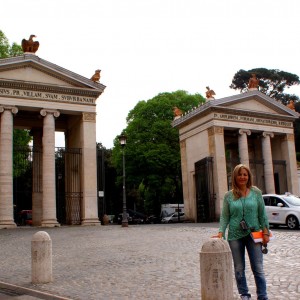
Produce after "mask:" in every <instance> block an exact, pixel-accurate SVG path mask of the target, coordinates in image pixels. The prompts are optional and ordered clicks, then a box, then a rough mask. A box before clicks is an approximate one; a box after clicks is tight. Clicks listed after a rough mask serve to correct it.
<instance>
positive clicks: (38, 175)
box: [30, 128, 43, 226]
mask: <svg viewBox="0 0 300 300" xmlns="http://www.w3.org/2000/svg"><path fill="white" fill-rule="evenodd" d="M30 133H31V135H32V137H33V149H32V150H33V151H32V152H33V153H32V158H33V159H32V225H33V226H41V222H42V202H43V186H42V181H43V176H42V172H43V171H42V170H43V160H42V158H43V157H42V149H43V148H42V138H43V131H42V129H41V128H33V129H32V130H31V132H30Z"/></svg>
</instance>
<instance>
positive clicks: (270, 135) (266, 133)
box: [262, 131, 274, 138]
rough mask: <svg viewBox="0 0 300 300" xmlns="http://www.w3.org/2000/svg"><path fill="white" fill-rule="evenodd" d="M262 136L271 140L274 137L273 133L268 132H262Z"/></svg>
mask: <svg viewBox="0 0 300 300" xmlns="http://www.w3.org/2000/svg"><path fill="white" fill-rule="evenodd" d="M262 136H263V137H267V136H269V137H271V138H273V137H274V133H273V132H270V131H264V132H263V133H262Z"/></svg>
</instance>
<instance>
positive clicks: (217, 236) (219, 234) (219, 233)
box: [212, 232, 223, 239]
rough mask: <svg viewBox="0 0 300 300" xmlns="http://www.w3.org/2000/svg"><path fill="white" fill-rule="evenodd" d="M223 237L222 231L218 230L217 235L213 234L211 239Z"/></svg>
mask: <svg viewBox="0 0 300 300" xmlns="http://www.w3.org/2000/svg"><path fill="white" fill-rule="evenodd" d="M222 237H223V233H222V232H218V234H217V235H213V236H212V238H213V239H221V238H222Z"/></svg>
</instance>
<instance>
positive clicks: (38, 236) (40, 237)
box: [32, 231, 51, 242]
mask: <svg viewBox="0 0 300 300" xmlns="http://www.w3.org/2000/svg"><path fill="white" fill-rule="evenodd" d="M32 241H34V242H39V241H51V238H50V235H49V234H48V233H47V232H46V231H38V232H36V233H35V234H34V235H33V237H32Z"/></svg>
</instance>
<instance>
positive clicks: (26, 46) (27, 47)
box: [22, 34, 40, 53]
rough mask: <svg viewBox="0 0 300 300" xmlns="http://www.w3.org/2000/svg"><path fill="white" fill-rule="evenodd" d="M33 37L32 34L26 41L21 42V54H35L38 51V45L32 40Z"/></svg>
mask: <svg viewBox="0 0 300 300" xmlns="http://www.w3.org/2000/svg"><path fill="white" fill-rule="evenodd" d="M35 37H36V36H35V35H34V34H31V35H30V37H29V39H28V40H26V39H23V40H22V49H23V52H29V53H35V52H36V51H37V50H38V49H39V46H40V43H39V42H37V41H36V42H35V41H33V38H35Z"/></svg>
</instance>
